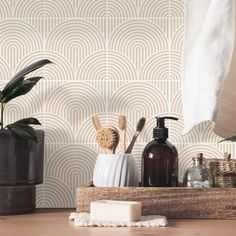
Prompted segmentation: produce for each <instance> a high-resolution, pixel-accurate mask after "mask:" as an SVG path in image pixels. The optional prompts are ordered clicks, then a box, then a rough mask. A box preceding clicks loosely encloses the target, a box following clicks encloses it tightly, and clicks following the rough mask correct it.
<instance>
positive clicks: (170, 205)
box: [76, 187, 236, 219]
mask: <svg viewBox="0 0 236 236" xmlns="http://www.w3.org/2000/svg"><path fill="white" fill-rule="evenodd" d="M101 199H104V200H130V201H140V202H142V214H143V215H165V216H167V217H168V218H176V219H177V218H215V219H217V218H218V219H236V188H226V189H222V188H210V189H203V188H202V189H200V188H199V189H196V188H182V187H177V188H145V187H132V188H130V187H125V188H97V187H79V188H78V189H77V208H76V211H77V212H89V209H90V202H92V201H95V200H101Z"/></svg>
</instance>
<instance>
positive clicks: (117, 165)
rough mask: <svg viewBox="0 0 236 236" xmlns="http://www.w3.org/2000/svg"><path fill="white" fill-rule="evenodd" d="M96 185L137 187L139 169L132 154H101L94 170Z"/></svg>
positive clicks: (94, 182)
mask: <svg viewBox="0 0 236 236" xmlns="http://www.w3.org/2000/svg"><path fill="white" fill-rule="evenodd" d="M93 184H94V186H96V187H136V186H138V169H137V166H136V162H135V160H134V156H133V155H132V154H99V155H98V157H97V160H96V163H95V167H94V171H93Z"/></svg>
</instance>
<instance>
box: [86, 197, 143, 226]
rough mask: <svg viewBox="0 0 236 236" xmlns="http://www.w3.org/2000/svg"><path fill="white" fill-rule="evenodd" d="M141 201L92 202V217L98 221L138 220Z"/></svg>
mask: <svg viewBox="0 0 236 236" xmlns="http://www.w3.org/2000/svg"><path fill="white" fill-rule="evenodd" d="M140 218H141V202H133V201H111V200H99V201H95V202H91V203H90V219H91V220H98V221H120V222H131V221H138V220H140Z"/></svg>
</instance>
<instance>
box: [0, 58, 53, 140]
mask: <svg viewBox="0 0 236 236" xmlns="http://www.w3.org/2000/svg"><path fill="white" fill-rule="evenodd" d="M50 63H52V62H51V61H50V60H48V59H43V60H39V61H37V62H34V63H32V64H31V65H29V66H27V67H25V68H24V69H23V70H21V71H20V72H18V73H17V74H16V75H15V76H14V77H13V78H12V79H11V80H10V81H9V82H8V83H7V84H6V86H5V87H4V88H3V90H1V91H0V103H1V107H0V109H1V119H0V126H1V129H9V130H12V131H13V132H14V133H15V134H16V135H18V136H21V137H22V138H25V139H30V140H32V141H34V142H37V135H36V132H35V130H34V128H33V127H31V126H30V125H41V124H40V122H39V121H38V120H37V119H35V118H32V117H30V118H25V119H21V120H18V121H16V122H14V123H12V124H8V125H7V126H6V127H4V125H3V123H4V122H3V114H4V108H5V106H6V104H7V103H8V102H9V101H11V100H12V99H15V98H17V97H19V96H22V95H25V94H27V93H28V92H30V91H31V89H32V88H33V87H34V86H35V85H36V84H37V83H38V82H39V80H41V79H42V78H43V77H41V76H35V77H30V78H26V75H28V74H29V73H31V72H33V71H35V70H37V69H39V68H41V67H43V66H45V65H47V64H50Z"/></svg>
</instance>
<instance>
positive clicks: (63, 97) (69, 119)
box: [0, 0, 235, 208]
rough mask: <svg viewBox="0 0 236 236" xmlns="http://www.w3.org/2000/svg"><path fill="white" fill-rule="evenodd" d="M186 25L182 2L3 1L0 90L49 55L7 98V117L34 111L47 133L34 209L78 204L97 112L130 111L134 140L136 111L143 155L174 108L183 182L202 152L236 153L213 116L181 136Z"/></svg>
mask: <svg viewBox="0 0 236 236" xmlns="http://www.w3.org/2000/svg"><path fill="white" fill-rule="evenodd" d="M183 30H184V6H183V1H182V0H1V1H0V78H1V80H0V83H1V87H2V86H4V84H6V82H7V81H8V80H9V79H10V78H11V77H12V76H13V75H14V74H15V73H16V72H17V71H19V70H20V69H21V68H22V67H25V66H26V65H28V64H30V63H32V62H33V61H36V60H39V59H42V58H48V59H50V60H51V61H52V62H53V63H54V64H50V65H47V66H45V67H43V68H42V69H40V70H38V71H37V72H34V73H37V74H40V75H41V74H42V75H43V76H44V79H42V80H41V81H40V82H39V83H38V84H37V86H35V88H34V89H33V90H32V92H31V93H30V94H28V95H26V96H24V97H20V98H18V99H15V100H13V101H12V102H11V103H9V106H8V108H7V111H6V117H5V119H6V120H7V122H12V121H13V120H15V119H20V118H22V117H25V116H34V117H37V118H38V119H39V120H40V121H41V123H42V127H41V128H42V129H44V130H45V135H46V137H45V138H46V140H45V169H44V175H45V178H44V184H42V185H39V186H38V187H37V207H42V208H45V207H75V196H76V187H78V186H82V185H84V184H86V183H87V182H88V181H90V180H91V179H92V172H93V167H94V163H95V160H96V157H97V154H98V153H99V152H100V151H101V150H100V149H99V147H98V145H97V144H96V142H95V130H94V128H93V126H92V123H91V117H92V115H94V114H98V115H99V117H100V118H101V121H102V124H103V125H105V124H111V125H114V126H117V125H118V117H119V115H120V114H126V115H127V118H128V133H127V135H128V140H131V137H132V135H133V132H134V130H135V128H136V124H137V122H138V120H139V118H140V117H142V116H144V117H146V118H147V124H146V127H145V130H144V132H143V133H142V134H141V136H140V138H139V139H138V143H137V144H136V145H135V147H134V154H135V158H136V161H137V164H138V167H139V170H140V165H141V154H142V150H143V148H144V147H145V145H146V144H147V143H148V142H149V141H150V140H151V139H152V129H153V127H155V125H156V123H155V116H159V115H172V116H176V117H178V118H179V121H178V122H176V121H168V123H167V126H168V127H169V128H170V129H169V130H170V133H169V137H170V141H171V142H172V143H173V144H175V145H176V147H177V149H178V152H179V176H180V180H181V179H182V176H183V173H184V171H185V169H186V168H188V167H189V166H190V165H191V158H192V157H193V156H194V155H195V153H197V152H203V153H204V155H205V156H206V157H214V158H221V157H222V156H223V153H224V152H225V151H228V152H231V153H232V156H233V157H235V146H234V145H233V144H232V143H221V144H219V143H218V141H220V140H221V138H220V137H218V136H216V135H215V134H214V133H213V131H212V129H213V125H212V123H210V122H204V123H202V124H201V125H199V126H198V127H196V128H194V129H193V130H192V131H191V132H190V133H188V134H187V135H185V136H182V135H181V131H182V127H183V118H182V102H181V59H182V45H183Z"/></svg>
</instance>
